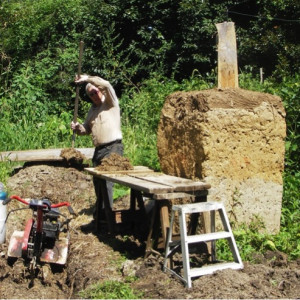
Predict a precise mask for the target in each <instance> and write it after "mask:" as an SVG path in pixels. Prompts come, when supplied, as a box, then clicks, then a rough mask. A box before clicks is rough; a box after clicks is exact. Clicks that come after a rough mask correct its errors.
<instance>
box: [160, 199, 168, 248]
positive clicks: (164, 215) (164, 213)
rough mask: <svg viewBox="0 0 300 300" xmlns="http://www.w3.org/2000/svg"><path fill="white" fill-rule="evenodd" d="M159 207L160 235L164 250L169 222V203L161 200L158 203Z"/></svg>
mask: <svg viewBox="0 0 300 300" xmlns="http://www.w3.org/2000/svg"><path fill="white" fill-rule="evenodd" d="M159 206H160V211H159V213H160V226H161V234H162V238H163V245H164V248H165V246H166V241H167V234H168V229H169V228H170V220H169V201H168V200H162V201H160V202H159Z"/></svg>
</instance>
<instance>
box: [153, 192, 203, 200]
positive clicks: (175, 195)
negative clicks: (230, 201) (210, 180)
mask: <svg viewBox="0 0 300 300" xmlns="http://www.w3.org/2000/svg"><path fill="white" fill-rule="evenodd" d="M202 195H203V196H206V195H207V191H206V190H205V191H194V192H190V193H184V192H176V193H166V194H155V195H153V196H152V198H153V199H155V200H165V199H168V200H173V199H182V198H191V197H193V198H195V197H198V196H202Z"/></svg>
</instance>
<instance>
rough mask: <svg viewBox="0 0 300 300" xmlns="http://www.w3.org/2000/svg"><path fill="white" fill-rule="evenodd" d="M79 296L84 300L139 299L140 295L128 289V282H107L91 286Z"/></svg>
mask: <svg viewBox="0 0 300 300" xmlns="http://www.w3.org/2000/svg"><path fill="white" fill-rule="evenodd" d="M79 296H80V297H82V298H85V299H141V298H142V297H143V295H142V293H141V292H139V291H135V290H133V289H132V288H131V287H130V282H119V281H113V280H108V281H104V282H103V283H98V284H94V285H91V286H90V287H89V288H87V289H86V290H84V291H81V292H79Z"/></svg>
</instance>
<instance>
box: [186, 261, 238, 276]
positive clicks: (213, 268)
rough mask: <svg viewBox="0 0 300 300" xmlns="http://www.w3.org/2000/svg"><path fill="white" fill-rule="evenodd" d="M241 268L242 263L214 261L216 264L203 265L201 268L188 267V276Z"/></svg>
mask: <svg viewBox="0 0 300 300" xmlns="http://www.w3.org/2000/svg"><path fill="white" fill-rule="evenodd" d="M242 268H243V264H239V263H236V262H225V263H216V264H211V265H207V266H203V267H201V268H192V269H190V272H189V276H190V277H197V276H202V275H207V274H212V273H214V272H216V271H219V270H224V269H234V270H237V269H242Z"/></svg>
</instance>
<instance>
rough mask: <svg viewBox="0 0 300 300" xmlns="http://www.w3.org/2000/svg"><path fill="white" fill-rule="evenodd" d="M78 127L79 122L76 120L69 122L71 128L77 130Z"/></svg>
mask: <svg viewBox="0 0 300 300" xmlns="http://www.w3.org/2000/svg"><path fill="white" fill-rule="evenodd" d="M79 127H80V124H79V123H78V122H76V123H74V122H73V121H72V123H71V128H72V130H78V129H79Z"/></svg>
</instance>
